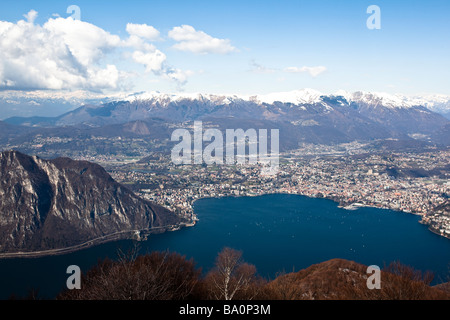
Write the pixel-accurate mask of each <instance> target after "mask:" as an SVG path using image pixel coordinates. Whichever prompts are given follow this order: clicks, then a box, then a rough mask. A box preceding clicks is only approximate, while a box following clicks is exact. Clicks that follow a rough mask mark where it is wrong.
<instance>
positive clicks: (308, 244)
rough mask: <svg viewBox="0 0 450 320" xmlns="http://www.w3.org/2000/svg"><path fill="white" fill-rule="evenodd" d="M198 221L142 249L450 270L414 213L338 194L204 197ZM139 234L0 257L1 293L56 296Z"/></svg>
mask: <svg viewBox="0 0 450 320" xmlns="http://www.w3.org/2000/svg"><path fill="white" fill-rule="evenodd" d="M194 210H195V212H196V214H197V215H198V217H199V219H200V221H199V222H198V223H197V225H196V226H195V227H192V228H185V229H181V230H179V231H176V232H168V233H164V234H158V235H151V236H150V237H149V240H148V241H144V242H140V243H139V244H140V247H141V252H142V253H145V252H150V251H154V250H158V251H161V250H170V251H174V252H178V253H180V254H182V255H185V256H186V257H187V258H193V259H194V260H195V261H196V262H197V265H198V266H199V267H202V268H203V270H208V269H209V268H211V267H212V266H213V263H214V259H215V257H216V255H217V253H218V252H219V251H220V250H221V249H222V248H223V247H225V246H229V247H232V248H235V249H238V250H242V251H243V258H244V260H245V261H247V262H249V263H252V264H254V265H255V266H256V267H257V270H258V273H259V274H260V275H262V276H264V277H267V278H274V277H275V275H276V274H277V272H280V271H283V270H284V271H286V272H290V271H292V270H299V269H302V268H306V267H308V266H310V265H312V264H314V263H319V262H323V261H326V260H329V259H332V258H343V259H348V260H353V261H356V262H359V263H363V264H366V265H372V264H375V265H379V266H380V267H381V268H383V267H384V266H385V265H387V264H389V263H390V262H392V261H394V260H398V261H401V262H402V263H405V264H408V265H411V266H413V267H415V268H417V269H420V270H422V271H425V270H430V271H433V272H434V273H435V279H436V280H435V283H437V282H442V281H445V280H447V276H449V275H450V271H449V265H450V240H449V239H446V238H443V237H440V236H438V235H436V234H433V233H432V232H430V231H428V229H427V227H426V226H424V225H421V224H420V223H418V221H419V217H417V216H414V215H412V214H408V213H403V212H396V211H392V210H383V209H376V208H359V209H358V210H354V211H347V210H344V209H341V208H338V207H337V204H336V203H335V202H333V201H330V200H326V199H314V198H308V197H304V196H298V195H287V194H274V195H265V196H260V197H240V198H235V197H227V198H219V199H202V200H199V201H197V202H196V203H195V206H194ZM132 244H133V242H132V241H117V242H112V243H107V244H103V245H99V246H96V247H93V248H89V249H85V250H82V251H78V252H74V253H70V254H66V255H61V256H53V257H43V258H32V259H30V258H28V259H6V260H0V298H1V299H6V298H8V297H9V296H10V294H11V293H13V292H14V293H15V294H17V295H19V296H24V295H25V294H26V292H27V290H28V289H30V288H39V294H40V296H41V297H43V298H53V297H54V296H55V295H56V293H57V292H59V291H60V290H61V289H62V288H64V287H65V283H66V279H67V277H68V276H69V275H68V274H66V269H67V267H68V266H69V265H73V264H74V265H78V266H79V267H80V268H81V270H82V271H86V270H88V269H89V268H90V267H91V266H93V265H94V264H96V263H97V261H98V260H99V259H103V258H105V257H110V258H116V257H117V250H118V249H119V248H121V249H122V250H127V248H130V247H131V246H132Z"/></svg>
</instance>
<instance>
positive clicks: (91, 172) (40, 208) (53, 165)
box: [0, 151, 186, 253]
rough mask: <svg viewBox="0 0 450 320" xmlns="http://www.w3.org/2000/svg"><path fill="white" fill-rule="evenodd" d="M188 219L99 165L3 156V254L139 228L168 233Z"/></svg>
mask: <svg viewBox="0 0 450 320" xmlns="http://www.w3.org/2000/svg"><path fill="white" fill-rule="evenodd" d="M183 222H186V221H184V219H182V218H180V217H179V216H177V215H175V214H174V213H173V212H171V211H169V210H167V209H165V208H163V207H161V206H158V205H156V204H154V203H152V202H149V201H146V200H144V199H141V198H139V197H138V196H136V195H135V194H134V193H133V192H131V191H130V190H128V189H127V188H126V187H124V186H122V185H120V184H119V183H117V182H116V181H114V180H113V179H112V178H111V176H110V175H109V174H108V173H107V172H106V171H105V170H104V169H103V168H102V167H101V166H99V165H96V164H93V163H90V162H87V161H74V160H71V159H68V158H57V159H53V160H43V159H40V158H38V157H35V156H34V157H30V156H28V155H25V154H22V153H19V152H16V151H8V152H2V153H1V154H0V253H5V252H31V251H37V250H50V249H60V248H67V247H71V246H76V245H79V244H82V243H85V242H86V241H90V240H93V239H98V238H102V237H104V238H105V239H106V238H108V237H109V238H116V239H117V238H127V237H130V235H132V234H134V231H135V230H148V229H150V228H151V229H153V230H158V231H164V230H165V229H166V228H170V227H171V226H174V225H179V224H180V223H183ZM115 235H117V236H115Z"/></svg>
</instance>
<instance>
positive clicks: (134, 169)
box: [110, 151, 450, 236]
mask: <svg viewBox="0 0 450 320" xmlns="http://www.w3.org/2000/svg"><path fill="white" fill-rule="evenodd" d="M449 156H450V152H449V151H435V152H427V153H390V154H386V155H380V154H366V155H361V154H358V153H355V154H353V155H348V154H347V155H346V156H343V155H341V154H340V152H338V154H332V152H329V151H327V152H321V153H320V155H319V156H318V155H316V156H310V155H308V157H305V156H304V155H303V154H299V153H298V152H293V153H289V154H283V155H281V158H280V167H279V170H278V172H277V174H276V175H273V176H269V175H263V174H261V171H262V169H263V168H262V167H261V166H260V165H234V166H229V165H221V166H206V165H203V166H202V165H174V164H173V163H172V162H171V160H170V157H164V156H160V157H158V158H156V159H154V160H153V161H147V162H143V163H140V164H136V163H134V164H132V166H122V167H120V168H115V169H113V170H111V171H110V172H111V174H112V175H113V177H114V178H115V179H116V180H118V181H120V182H123V183H132V184H135V185H137V186H139V185H142V186H144V187H142V188H139V193H140V194H141V196H143V197H145V198H147V199H149V200H152V201H155V202H157V203H159V204H161V205H163V206H166V207H168V208H170V209H172V210H175V211H177V212H179V213H180V214H183V215H186V216H190V217H192V218H193V219H195V215H194V212H193V209H192V205H193V203H194V201H195V200H197V199H201V198H205V197H223V196H255V195H262V194H268V193H291V194H300V195H306V196H310V197H324V198H329V199H333V200H335V201H337V202H338V203H339V204H340V205H341V206H343V207H344V208H347V209H354V208H357V207H358V206H372V207H378V208H386V209H393V210H401V211H405V212H410V213H413V214H417V215H421V216H422V217H423V219H422V220H423V222H424V223H427V224H430V226H431V224H432V225H433V231H435V230H438V233H440V234H442V235H444V236H448V235H449V232H450V219H449V218H448V216H447V214H448V213H447V212H446V211H445V210H443V211H440V212H435V211H434V209H435V208H436V207H437V206H439V205H441V204H443V203H445V202H446V201H448V198H449V196H450V180H449V174H450V173H449V172H448V159H449ZM145 186H147V187H145ZM148 186H151V187H148ZM447 231H448V232H447Z"/></svg>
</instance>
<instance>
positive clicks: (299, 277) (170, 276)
mask: <svg viewBox="0 0 450 320" xmlns="http://www.w3.org/2000/svg"><path fill="white" fill-rule="evenodd" d="M241 254H242V253H241V252H240V251H236V250H233V249H230V248H224V249H223V250H222V251H221V252H220V253H219V254H218V256H217V259H216V264H215V267H214V268H212V269H211V270H209V272H208V273H207V274H206V275H204V276H202V272H201V270H200V269H197V268H196V267H195V262H194V261H193V260H192V259H191V260H186V258H185V257H182V256H181V255H179V254H176V253H169V252H152V253H151V254H146V255H141V256H137V257H133V258H132V259H120V260H119V261H112V260H104V261H101V262H99V263H98V264H97V265H96V266H95V267H94V268H92V269H90V270H89V271H87V272H86V273H85V274H83V276H82V279H81V283H82V285H81V289H80V290H63V291H62V292H61V293H60V294H59V295H58V297H57V298H58V299H69V300H74V299H75V300H91V299H94V300H122V299H126V300H129V299H131V300H141V299H142V300H189V301H192V300H209V299H212V300H241V301H242V300H436V299H444V300H449V299H450V292H449V291H446V287H445V284H443V285H440V286H436V287H431V286H430V285H429V283H430V281H431V280H432V277H431V276H429V274H427V273H425V274H422V273H421V272H420V271H417V270H414V269H413V268H411V267H409V266H406V265H403V264H401V263H399V262H394V263H391V264H390V265H389V266H388V267H387V268H385V269H383V270H382V271H381V277H380V283H381V289H372V290H370V289H368V288H367V277H368V274H367V273H366V272H367V266H364V265H362V264H359V263H356V262H354V261H349V260H344V259H332V260H329V261H325V262H322V263H318V264H315V265H312V266H310V267H308V268H306V269H303V270H300V271H298V272H293V273H288V274H281V275H279V276H278V277H276V278H275V279H274V280H272V281H268V280H266V279H263V278H261V277H259V276H258V275H257V273H256V268H255V266H253V265H249V264H247V263H245V262H244V261H242V260H241ZM267 262H268V263H270V261H267ZM105 279H107V280H105Z"/></svg>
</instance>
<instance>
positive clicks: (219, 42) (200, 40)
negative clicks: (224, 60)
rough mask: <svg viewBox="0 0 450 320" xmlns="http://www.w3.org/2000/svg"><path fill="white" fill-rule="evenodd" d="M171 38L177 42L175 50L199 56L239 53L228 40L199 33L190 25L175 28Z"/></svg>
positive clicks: (171, 32)
mask: <svg viewBox="0 0 450 320" xmlns="http://www.w3.org/2000/svg"><path fill="white" fill-rule="evenodd" d="M168 35H169V38H171V39H173V40H175V41H177V42H178V43H176V44H175V45H173V48H174V49H177V50H180V51H189V52H193V53H198V54H207V53H219V54H226V53H230V52H234V51H237V49H236V48H235V47H233V46H232V45H231V44H230V40H228V39H218V38H214V37H212V36H210V35H208V34H206V33H205V32H203V31H197V30H195V29H194V27H192V26H189V25H182V26H181V27H174V28H173V29H172V30H170V31H169V34H168Z"/></svg>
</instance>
